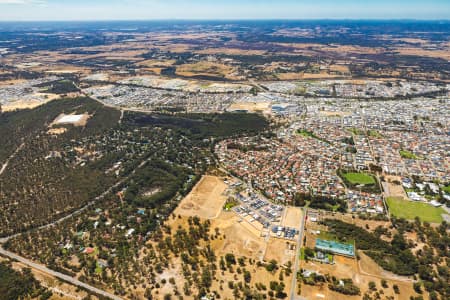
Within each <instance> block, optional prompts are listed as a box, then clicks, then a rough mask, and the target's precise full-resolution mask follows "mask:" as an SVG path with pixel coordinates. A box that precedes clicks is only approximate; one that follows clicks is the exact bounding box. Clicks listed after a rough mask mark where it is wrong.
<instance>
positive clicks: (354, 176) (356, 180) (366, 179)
mask: <svg viewBox="0 0 450 300" xmlns="http://www.w3.org/2000/svg"><path fill="white" fill-rule="evenodd" d="M342 175H343V176H344V177H345V179H347V180H348V181H349V182H350V183H351V184H354V185H358V184H364V185H366V184H375V183H376V182H375V179H374V178H373V176H372V175H370V174H367V173H343V174H342Z"/></svg>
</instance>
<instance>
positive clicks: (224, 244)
mask: <svg viewBox="0 0 450 300" xmlns="http://www.w3.org/2000/svg"><path fill="white" fill-rule="evenodd" d="M250 226H251V225H249V224H246V222H245V221H243V222H239V217H237V216H236V215H234V214H233V213H232V212H223V213H222V214H221V215H220V217H219V218H217V219H215V220H213V222H212V226H211V228H219V230H220V232H222V233H223V234H224V235H225V238H224V239H223V240H214V241H212V242H211V247H212V248H213V249H214V251H216V252H217V253H218V254H219V255H225V254H227V253H233V254H235V255H239V256H246V257H249V258H253V259H257V260H260V259H261V258H262V255H263V254H264V251H265V247H266V243H265V241H264V239H263V238H262V237H261V236H260V234H259V232H258V231H257V230H252V229H251V227H250Z"/></svg>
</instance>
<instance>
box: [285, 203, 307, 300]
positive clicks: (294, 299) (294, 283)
mask: <svg viewBox="0 0 450 300" xmlns="http://www.w3.org/2000/svg"><path fill="white" fill-rule="evenodd" d="M306 214H307V209H305V208H303V215H302V219H301V220H300V233H299V235H298V240H297V251H296V252H295V262H294V270H293V275H292V282H291V295H290V296H289V299H291V300H297V299H298V298H297V272H298V268H299V265H300V249H301V248H302V244H303V233H304V230H305V222H306Z"/></svg>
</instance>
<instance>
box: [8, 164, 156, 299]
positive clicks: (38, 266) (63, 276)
mask: <svg viewBox="0 0 450 300" xmlns="http://www.w3.org/2000/svg"><path fill="white" fill-rule="evenodd" d="M150 159H151V158H148V159H146V160H144V161H142V162H141V163H140V164H139V165H138V166H137V167H136V168H135V169H134V170H133V171H132V172H131V173H130V174H129V175H128V176H126V177H125V178H123V179H121V180H119V181H118V182H116V183H115V184H114V185H112V186H111V187H109V188H108V189H107V190H106V191H105V192H103V193H102V194H101V195H99V196H97V197H96V198H95V199H94V200H93V201H91V202H89V203H88V204H86V205H85V206H83V207H82V208H80V209H78V210H76V211H74V212H72V213H71V214H68V215H66V216H64V217H62V218H60V219H58V220H56V221H54V222H52V223H49V224H46V225H43V226H41V227H38V228H34V229H32V230H41V229H45V228H49V227H51V226H54V225H57V224H59V223H61V222H63V221H65V220H67V219H69V218H71V217H73V216H75V215H78V214H80V213H81V212H83V211H85V210H86V209H87V208H89V207H90V206H92V205H94V204H95V203H96V202H97V201H98V200H100V199H102V198H104V197H105V196H106V195H108V194H109V193H111V191H112V190H113V189H115V188H117V187H118V186H120V185H121V184H122V183H124V182H125V181H126V180H127V179H128V178H129V177H130V176H132V175H134V174H135V173H136V171H137V170H138V169H140V168H142V167H143V166H144V165H145V164H146V163H147V162H148V161H149V160H150ZM21 234H23V233H17V234H14V235H11V236H8V237H4V238H0V254H1V255H4V256H7V257H9V258H12V259H15V260H17V261H20V262H21V263H24V264H26V265H28V266H30V267H32V268H34V269H36V270H39V271H41V272H44V273H47V274H49V275H51V276H54V277H56V278H59V279H62V280H64V281H67V282H69V283H71V284H73V285H75V286H78V287H81V288H84V289H87V290H89V291H91V292H93V293H96V294H100V295H102V296H105V297H108V298H110V299H114V300H115V299H122V298H120V297H117V296H115V295H113V294H110V293H108V292H105V291H102V290H100V289H98V288H96V287H93V286H90V285H88V284H86V283H83V282H81V281H79V280H77V279H75V278H72V277H70V276H68V275H66V274H63V273H60V272H56V271H53V270H51V269H49V268H47V267H45V266H44V265H41V264H37V263H34V262H32V261H31V260H28V259H26V258H24V257H21V256H19V255H17V254H14V253H13V252H10V251H7V250H5V249H3V247H2V246H1V244H4V243H6V242H7V241H8V240H9V239H12V238H15V237H17V236H20V235H21Z"/></svg>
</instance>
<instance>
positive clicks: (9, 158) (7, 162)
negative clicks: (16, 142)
mask: <svg viewBox="0 0 450 300" xmlns="http://www.w3.org/2000/svg"><path fill="white" fill-rule="evenodd" d="M24 146H25V143H22V144H20V146H19V147H17V149H16V151H14V153H13V154H11V156H10V157H8V159H7V160H6V161H5V163H4V164H3V165H2V168H1V169H0V176H1V175H2V174H3V172H5V170H6V168H7V167H8V164H9V161H10V160H11V159H13V158H14V156H16V155H17V153H19V151H20V150H21V149H22V148H23V147H24Z"/></svg>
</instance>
